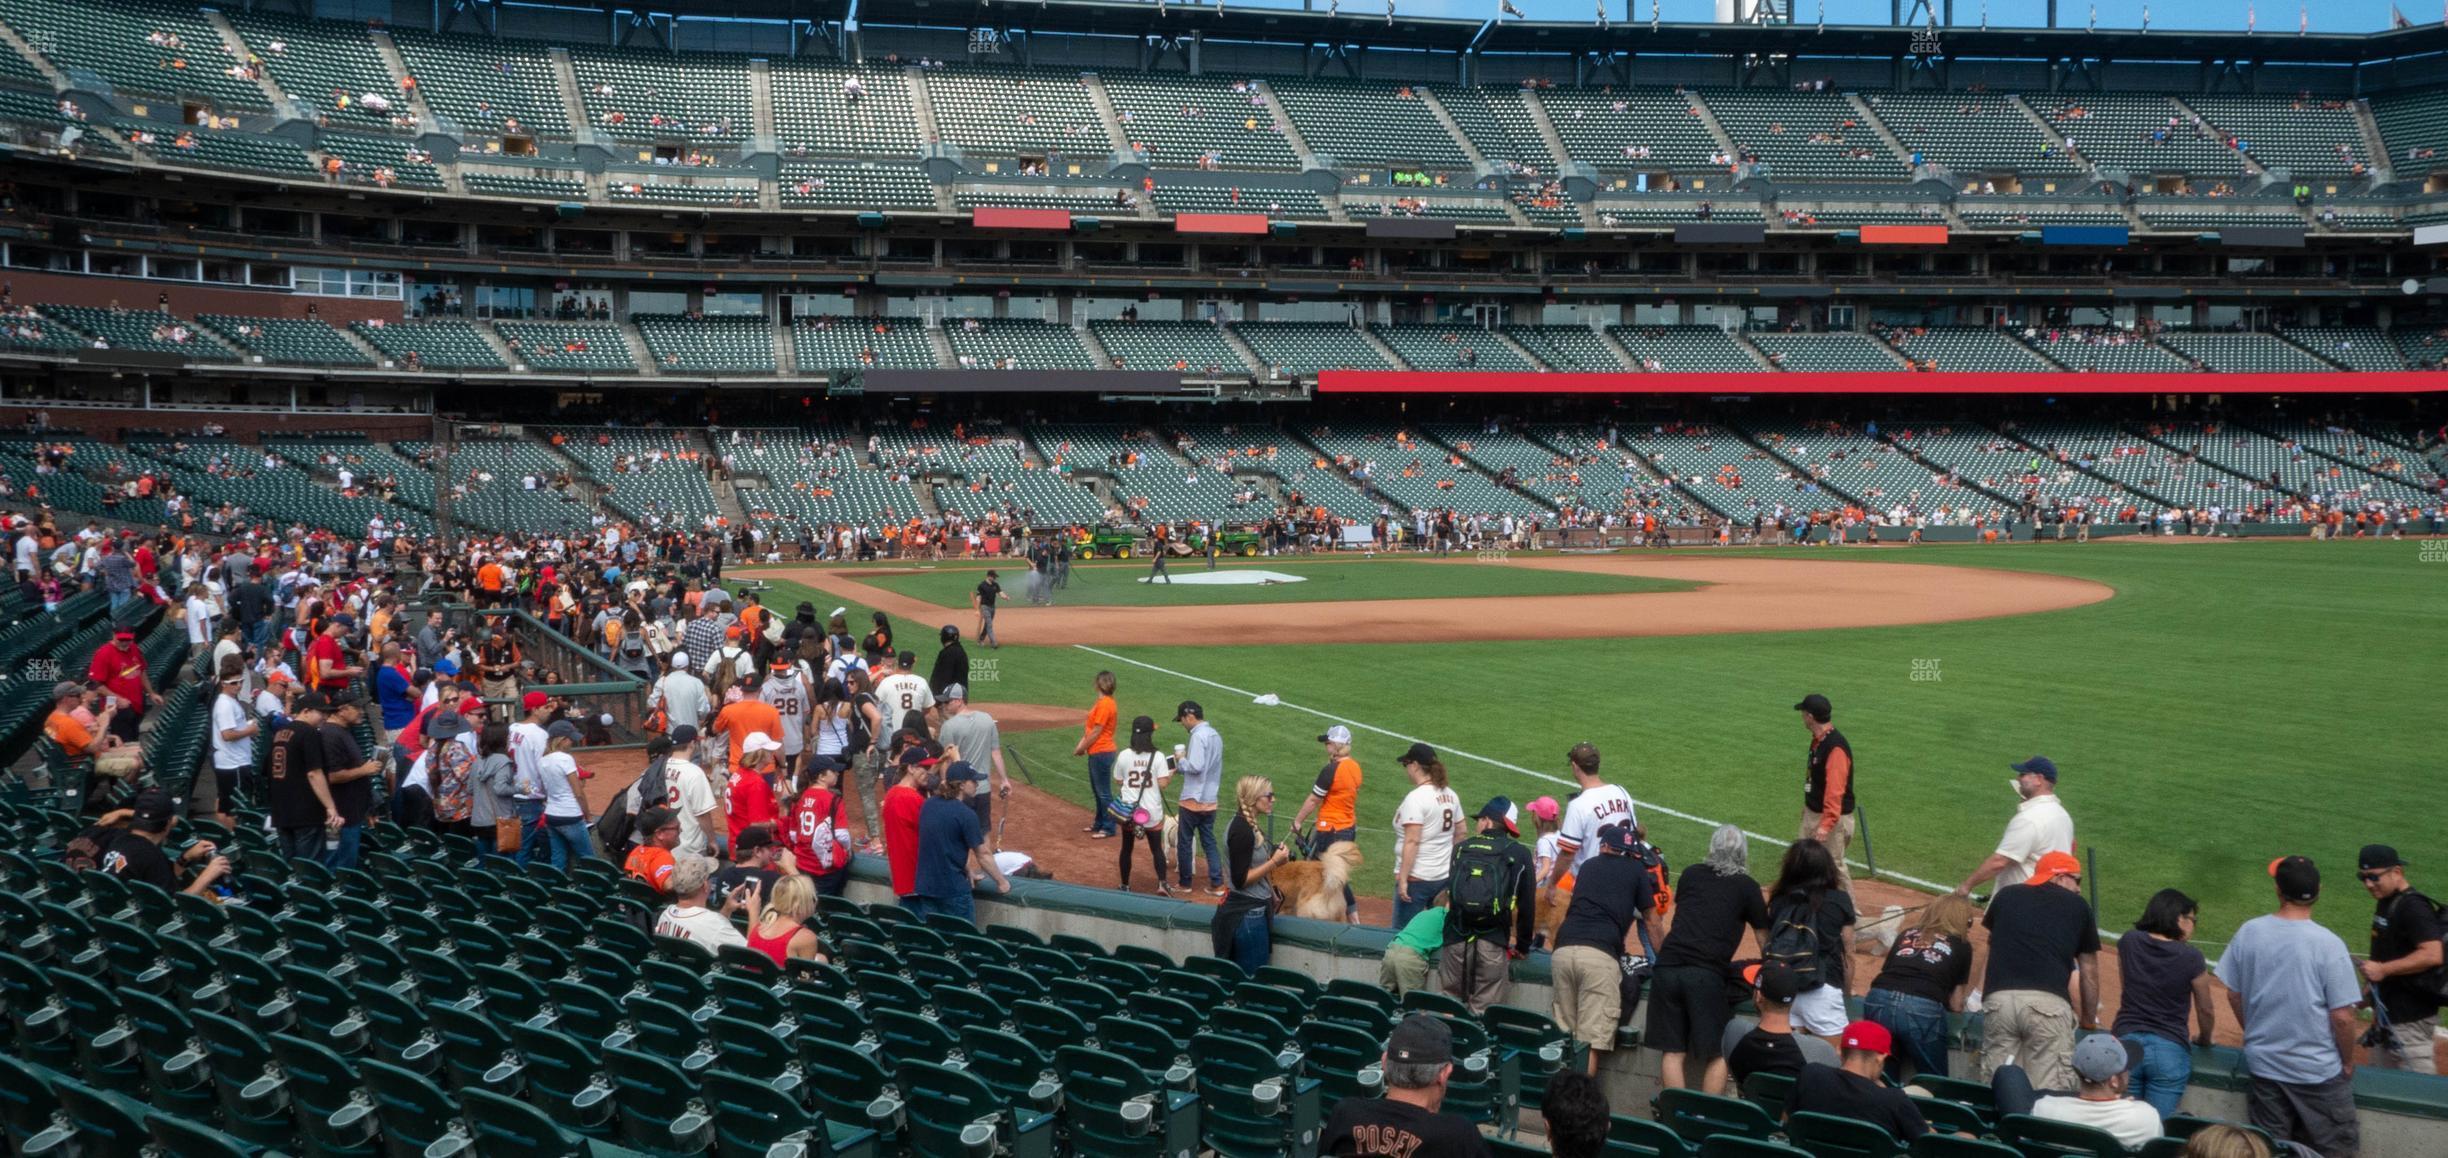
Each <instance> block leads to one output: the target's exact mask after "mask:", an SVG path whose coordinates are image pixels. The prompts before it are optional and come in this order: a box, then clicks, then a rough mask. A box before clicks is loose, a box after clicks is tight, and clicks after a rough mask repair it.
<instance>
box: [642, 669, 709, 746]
mask: <svg viewBox="0 0 2448 1158" xmlns="http://www.w3.org/2000/svg"><path fill="white" fill-rule="evenodd" d="M712 700H713V694H712V693H711V692H709V691H707V690H706V685H705V681H704V680H701V679H699V678H697V673H696V672H693V671H690V670H689V653H687V652H685V651H675V652H673V653H672V654H671V664H670V670H669V671H666V672H664V673H663V678H661V679H659V680H656V681H655V685H654V691H653V692H652V693H651V694H649V695H648V696H647V697H646V706H647V707H648V708H649V709H653V708H661V709H663V718H664V720H665V721H666V722H667V723H668V725H669V726H670V727H671V728H674V729H677V728H681V727H688V728H702V727H704V726H705V722H706V715H707V711H708V707H707V705H708V704H709V703H711V702H712Z"/></svg>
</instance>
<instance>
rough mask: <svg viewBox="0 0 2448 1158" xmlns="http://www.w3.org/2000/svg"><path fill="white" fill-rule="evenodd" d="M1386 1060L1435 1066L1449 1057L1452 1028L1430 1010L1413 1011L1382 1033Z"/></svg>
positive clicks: (1451, 1053) (1450, 1054)
mask: <svg viewBox="0 0 2448 1158" xmlns="http://www.w3.org/2000/svg"><path fill="white" fill-rule="evenodd" d="M1386 1060H1387V1061H1390V1062H1399V1063H1401V1064H1403V1065H1423V1066H1438V1065H1444V1064H1446V1063H1447V1062H1450V1061H1452V1060H1453V1029H1452V1028H1451V1027H1449V1026H1447V1025H1446V1024H1445V1023H1444V1022H1443V1021H1441V1020H1439V1019H1437V1018H1436V1017H1435V1016H1434V1015H1432V1014H1426V1013H1414V1014H1412V1015H1411V1016H1409V1017H1406V1018H1404V1019H1402V1020H1401V1021H1399V1022H1396V1023H1395V1025H1394V1032H1392V1033H1390V1034H1387V1035H1386Z"/></svg>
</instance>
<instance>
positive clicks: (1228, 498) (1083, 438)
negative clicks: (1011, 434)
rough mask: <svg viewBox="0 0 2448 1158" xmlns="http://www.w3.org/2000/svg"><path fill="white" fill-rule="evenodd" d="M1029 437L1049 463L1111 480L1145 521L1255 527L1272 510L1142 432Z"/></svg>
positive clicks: (1256, 495)
mask: <svg viewBox="0 0 2448 1158" xmlns="http://www.w3.org/2000/svg"><path fill="white" fill-rule="evenodd" d="M1030 435H1031V437H1033V438H1034V439H1035V440H1036V443H1037V449H1038V451H1039V453H1040V454H1041V455H1042V456H1043V457H1044V458H1045V460H1046V461H1048V462H1054V463H1059V464H1060V465H1061V466H1063V467H1064V468H1065V469H1067V470H1071V471H1092V472H1096V473H1100V474H1104V475H1106V476H1108V477H1110V478H1111V479H1112V480H1113V484H1112V486H1113V496H1114V498H1115V500H1116V501H1118V502H1120V503H1121V504H1122V506H1123V509H1125V510H1127V511H1130V512H1131V513H1133V514H1134V515H1136V516H1137V517H1139V518H1141V519H1144V520H1153V521H1161V522H1178V521H1181V520H1186V519H1202V520H1205V519H1212V520H1221V521H1224V522H1231V523H1241V522H1254V521H1256V520H1258V519H1261V518H1264V517H1265V516H1266V515H1267V514H1268V513H1270V512H1271V511H1272V509H1273V507H1272V504H1270V503H1268V502H1267V501H1266V498H1265V492H1263V491H1261V490H1258V489H1257V488H1255V487H1253V486H1251V485H1250V484H1248V483H1244V482H1241V481H1239V480H1237V479H1235V478H1234V477H1233V476H1232V475H1231V474H1229V473H1227V472H1224V471H1219V470H1217V469H1215V468H1214V467H1213V466H1210V465H1208V464H1204V463H1202V464H1199V465H1197V466H1185V465H1183V463H1182V461H1181V460H1180V459H1178V458H1175V457H1174V456H1173V455H1172V453H1171V452H1169V451H1167V450H1166V449H1165V448H1164V447H1163V446H1162V445H1160V444H1159V443H1158V442H1157V441H1156V437H1155V436H1154V435H1153V434H1152V433H1151V432H1149V431H1148V430H1146V429H1144V428H1141V427H1123V426H1114V425H1105V424H1099V423H1078V422H1074V423H1062V424H1058V425H1052V426H1043V427H1038V428H1035V429H1033V430H1031V431H1030Z"/></svg>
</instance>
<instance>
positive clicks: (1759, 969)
mask: <svg viewBox="0 0 2448 1158" xmlns="http://www.w3.org/2000/svg"><path fill="white" fill-rule="evenodd" d="M1743 980H1745V981H1748V982H1750V983H1751V988H1753V989H1756V990H1759V995H1760V998H1761V999H1762V1000H1764V1001H1767V1002H1768V1003H1770V1004H1772V1005H1791V1004H1793V999H1794V998H1795V997H1797V996H1799V995H1800V994H1801V992H1802V979H1801V978H1799V977H1796V976H1794V971H1793V969H1792V967H1791V966H1786V965H1767V964H1761V965H1753V966H1751V967H1750V968H1748V969H1745V970H1743Z"/></svg>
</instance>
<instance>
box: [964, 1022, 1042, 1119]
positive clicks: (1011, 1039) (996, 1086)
mask: <svg viewBox="0 0 2448 1158" xmlns="http://www.w3.org/2000/svg"><path fill="white" fill-rule="evenodd" d="M959 1042H960V1052H961V1057H962V1060H963V1062H964V1063H965V1066H966V1068H967V1069H968V1071H969V1072H970V1073H973V1074H976V1075H977V1076H978V1078H979V1079H981V1080H983V1081H984V1082H985V1083H986V1085H987V1087H988V1088H989V1089H991V1090H993V1091H994V1094H995V1097H996V1098H998V1099H1000V1100H1002V1101H1003V1102H1004V1103H1006V1104H1008V1105H1010V1106H1012V1107H1013V1108H1015V1109H1025V1110H1030V1111H1034V1112H1036V1113H1041V1114H1051V1113H1053V1112H1054V1111H1055V1110H1056V1109H1058V1108H1059V1107H1060V1105H1061V1103H1062V1094H1063V1088H1062V1083H1061V1081H1059V1080H1057V1079H1056V1078H1055V1076H1054V1060H1053V1054H1052V1053H1050V1052H1048V1051H1045V1050H1041V1049H1038V1048H1037V1047H1036V1046H1034V1045H1031V1044H1029V1042H1028V1040H1027V1039H1026V1038H1023V1037H1021V1036H1020V1035H1018V1034H1014V1033H1006V1032H1003V1031H1001V1030H997V1029H988V1028H981V1027H977V1026H971V1027H969V1028H967V1029H963V1030H961V1031H960V1036H959Z"/></svg>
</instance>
